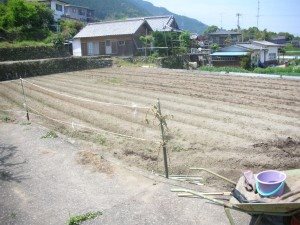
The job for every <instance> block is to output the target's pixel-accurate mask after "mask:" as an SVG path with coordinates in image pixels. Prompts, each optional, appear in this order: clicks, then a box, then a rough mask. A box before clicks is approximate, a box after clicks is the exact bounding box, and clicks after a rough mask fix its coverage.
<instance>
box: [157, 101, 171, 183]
mask: <svg viewBox="0 0 300 225" xmlns="http://www.w3.org/2000/svg"><path fill="white" fill-rule="evenodd" d="M157 110H158V114H159V115H158V116H159V123H160V129H161V138H162V148H163V154H164V165H165V173H166V178H167V179H169V168H168V157H167V146H166V142H165V130H164V121H163V120H164V119H163V117H162V114H161V105H160V100H159V99H157Z"/></svg>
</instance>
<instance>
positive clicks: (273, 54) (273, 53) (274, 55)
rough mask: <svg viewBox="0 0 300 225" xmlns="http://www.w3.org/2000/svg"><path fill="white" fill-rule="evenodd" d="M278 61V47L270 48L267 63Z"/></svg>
mask: <svg viewBox="0 0 300 225" xmlns="http://www.w3.org/2000/svg"><path fill="white" fill-rule="evenodd" d="M273 60H278V47H268V51H267V55H266V61H273Z"/></svg>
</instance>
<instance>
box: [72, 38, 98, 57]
mask: <svg viewBox="0 0 300 225" xmlns="http://www.w3.org/2000/svg"><path fill="white" fill-rule="evenodd" d="M72 47H73V56H82V52H81V41H80V39H74V40H73V42H72ZM98 49H99V48H98Z"/></svg>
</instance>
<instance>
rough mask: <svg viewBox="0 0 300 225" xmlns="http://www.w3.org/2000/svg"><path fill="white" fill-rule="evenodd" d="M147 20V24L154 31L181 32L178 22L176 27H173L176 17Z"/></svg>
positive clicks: (158, 17)
mask: <svg viewBox="0 0 300 225" xmlns="http://www.w3.org/2000/svg"><path fill="white" fill-rule="evenodd" d="M145 20H147V22H148V23H149V25H150V26H151V28H152V30H154V31H173V30H179V28H178V25H177V23H176V21H175V24H176V26H175V27H172V23H173V21H174V20H175V18H174V16H153V17H145Z"/></svg>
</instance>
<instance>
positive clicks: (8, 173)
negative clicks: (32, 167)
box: [0, 143, 26, 182]
mask: <svg viewBox="0 0 300 225" xmlns="http://www.w3.org/2000/svg"><path fill="white" fill-rule="evenodd" d="M17 151H18V149H17V147H16V146H13V145H4V144H3V143H0V181H8V182H10V181H15V182H21V181H22V180H23V179H26V177H25V176H24V175H22V170H21V167H22V165H23V164H24V163H26V161H23V162H15V161H16V159H15V155H16V153H17Z"/></svg>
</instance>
